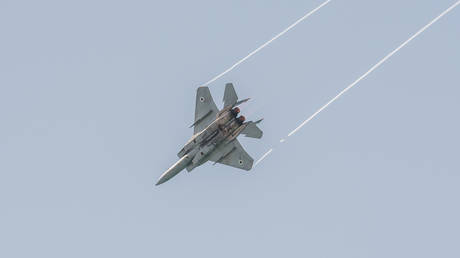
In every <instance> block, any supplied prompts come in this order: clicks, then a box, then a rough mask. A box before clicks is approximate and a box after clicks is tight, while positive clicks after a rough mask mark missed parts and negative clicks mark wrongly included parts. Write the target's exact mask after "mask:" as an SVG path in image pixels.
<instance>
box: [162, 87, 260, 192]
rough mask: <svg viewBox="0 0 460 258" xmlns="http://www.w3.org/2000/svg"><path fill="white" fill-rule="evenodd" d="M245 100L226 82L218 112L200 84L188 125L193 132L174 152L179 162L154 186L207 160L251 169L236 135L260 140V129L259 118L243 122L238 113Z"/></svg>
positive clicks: (249, 157)
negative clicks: (193, 116) (191, 122)
mask: <svg viewBox="0 0 460 258" xmlns="http://www.w3.org/2000/svg"><path fill="white" fill-rule="evenodd" d="M248 100H249V99H243V100H240V101H238V97H237V95H236V92H235V89H234V88H233V84H231V83H227V84H226V85H225V92H224V107H223V108H222V110H220V111H219V109H217V106H216V104H215V103H214V101H213V99H212V96H211V93H210V92H209V88H208V87H199V88H198V89H197V92H196V106H195V122H194V123H193V124H192V125H191V126H190V127H193V128H194V131H193V133H194V135H193V136H192V138H191V139H190V140H189V141H188V142H187V143H186V144H185V146H184V147H183V148H182V149H181V150H180V151H179V153H178V154H177V156H179V158H180V159H179V161H177V162H176V163H175V164H174V165H172V166H171V167H170V168H169V169H168V170H166V172H164V173H163V174H162V175H161V176H160V179H159V180H158V182H157V183H156V185H159V184H162V183H164V182H166V181H168V180H169V179H171V178H173V177H174V176H175V175H177V174H178V173H179V172H181V171H182V170H183V169H184V168H186V169H187V171H189V172H190V171H191V170H193V169H194V168H196V167H198V166H200V165H202V164H204V163H205V162H206V161H213V162H214V164H216V163H221V164H224V165H228V166H232V167H236V168H239V169H244V170H250V169H251V168H252V164H253V162H254V160H253V159H252V158H251V156H249V154H248V153H247V152H246V151H245V150H244V149H243V147H242V146H241V144H240V143H239V142H238V140H237V139H236V138H237V137H238V136H239V135H240V134H243V135H245V136H247V137H252V138H257V139H260V138H261V137H262V134H263V132H262V130H260V129H259V127H257V124H258V123H260V121H262V119H260V120H258V121H256V122H252V121H248V122H245V121H244V120H245V118H244V116H238V113H239V112H240V109H239V108H238V107H237V106H238V105H240V104H242V103H244V102H246V101H248Z"/></svg>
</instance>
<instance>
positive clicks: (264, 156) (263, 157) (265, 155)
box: [254, 149, 273, 167]
mask: <svg viewBox="0 0 460 258" xmlns="http://www.w3.org/2000/svg"><path fill="white" fill-rule="evenodd" d="M272 151H273V149H270V150H268V151H267V152H266V153H265V154H264V155H262V157H260V159H259V160H257V161H256V163H255V164H254V167H255V166H257V164H259V162H261V161H262V160H263V159H265V158H266V157H267V156H268V154H270V153H271V152H272Z"/></svg>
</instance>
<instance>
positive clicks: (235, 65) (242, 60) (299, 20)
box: [204, 0, 331, 86]
mask: <svg viewBox="0 0 460 258" xmlns="http://www.w3.org/2000/svg"><path fill="white" fill-rule="evenodd" d="M330 1H331V0H327V1H325V2H324V3H322V4H321V5H319V6H318V7H316V8H315V9H313V10H312V11H310V12H309V13H307V14H305V15H304V16H303V17H302V18H300V19H298V20H297V21H296V22H294V23H293V24H291V25H290V26H289V27H287V28H286V29H285V30H283V31H282V32H280V33H279V34H278V35H276V36H275V37H273V38H272V39H270V40H269V41H267V42H265V43H264V44H263V45H262V46H260V47H258V48H257V49H256V50H254V51H252V52H251V53H249V55H247V56H245V57H244V58H243V59H241V60H240V61H238V62H236V63H235V64H234V65H232V66H230V68H228V69H227V70H225V71H223V72H222V73H220V74H219V75H217V76H216V77H214V78H212V79H211V80H209V81H208V82H207V83H205V84H204V86H207V85H209V84H210V83H212V82H214V81H215V80H217V79H219V78H220V77H222V76H224V75H225V74H226V73H228V72H230V71H231V70H233V69H234V68H235V67H237V66H238V65H240V64H241V63H243V62H244V61H246V59H248V58H250V57H251V56H252V55H254V54H255V53H257V52H259V51H260V50H261V49H262V48H264V47H266V46H268V45H269V44H270V43H272V42H273V41H275V40H276V39H277V38H279V37H281V36H282V35H283V34H284V33H286V32H288V31H289V30H290V29H292V28H294V27H295V26H296V25H297V24H299V23H300V22H301V21H303V20H305V19H306V18H308V17H309V16H311V15H312V14H314V13H315V12H317V11H318V10H319V9H321V8H322V7H323V6H325V5H326V4H328V3H329V2H330Z"/></svg>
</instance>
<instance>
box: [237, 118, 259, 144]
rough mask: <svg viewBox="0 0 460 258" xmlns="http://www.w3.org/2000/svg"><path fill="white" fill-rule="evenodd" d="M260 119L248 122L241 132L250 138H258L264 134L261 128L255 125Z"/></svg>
mask: <svg viewBox="0 0 460 258" xmlns="http://www.w3.org/2000/svg"><path fill="white" fill-rule="evenodd" d="M260 121H262V119H260V120H258V121H256V122H252V121H251V122H249V123H248V125H247V126H246V128H244V130H243V131H242V132H241V134H243V135H244V136H246V137H251V138H257V139H260V138H262V135H263V134H264V133H263V132H262V130H260V128H259V127H257V124H258V123H260Z"/></svg>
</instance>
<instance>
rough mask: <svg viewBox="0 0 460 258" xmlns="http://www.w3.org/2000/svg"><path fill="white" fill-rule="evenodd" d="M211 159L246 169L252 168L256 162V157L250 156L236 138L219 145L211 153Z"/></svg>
mask: <svg viewBox="0 0 460 258" xmlns="http://www.w3.org/2000/svg"><path fill="white" fill-rule="evenodd" d="M209 160H210V161H214V162H215V163H221V164H224V165H227V166H232V167H235V168H239V169H244V170H250V169H251V168H252V164H253V163H254V159H253V158H251V156H249V154H248V153H247V152H246V151H245V150H244V149H243V146H241V144H240V143H239V142H238V140H236V139H235V140H233V141H232V142H230V143H228V144H226V145H224V146H220V147H218V148H217V149H216V150H215V151H214V152H213V153H212V154H211V156H210V158H209Z"/></svg>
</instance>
